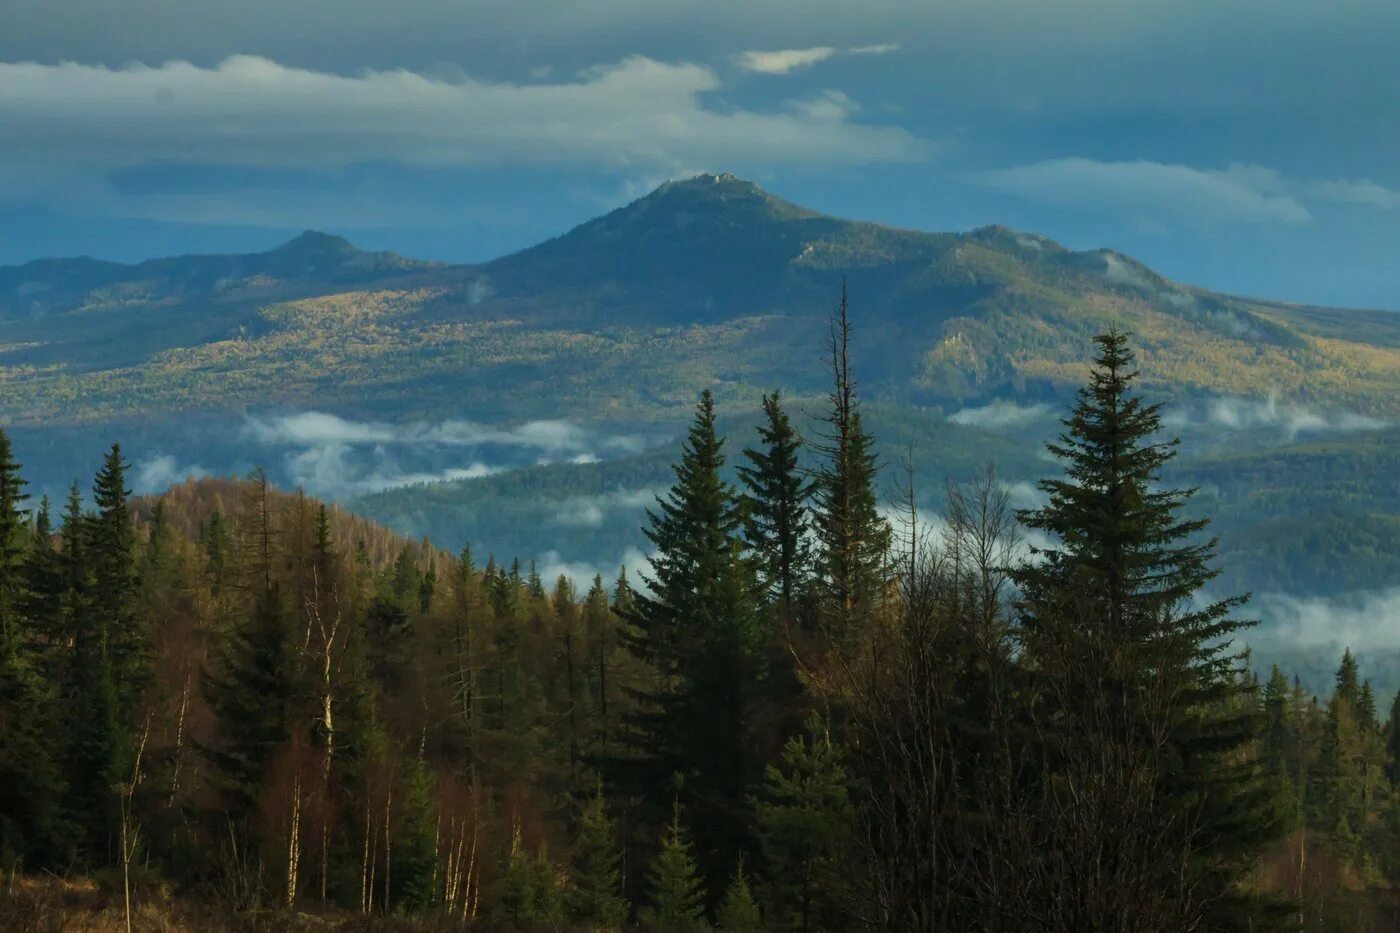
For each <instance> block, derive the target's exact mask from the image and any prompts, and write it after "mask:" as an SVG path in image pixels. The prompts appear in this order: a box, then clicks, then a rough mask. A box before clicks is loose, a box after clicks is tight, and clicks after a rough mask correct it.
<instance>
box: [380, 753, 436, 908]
mask: <svg viewBox="0 0 1400 933" xmlns="http://www.w3.org/2000/svg"><path fill="white" fill-rule="evenodd" d="M404 760H405V772H404V778H403V791H402V793H401V795H400V799H401V801H402V803H400V804H399V808H398V809H399V815H398V817H397V821H396V825H395V839H394V847H393V859H394V864H393V873H392V875H391V877H392V879H393V883H394V892H393V899H392V903H393V904H394V905H395V906H396V907H398V908H400V909H403V910H407V911H416V910H422V909H423V908H425V907H427V906H429V905H430V904H431V903H432V901H433V895H434V884H433V881H434V877H433V876H434V872H436V870H437V867H438V866H437V839H436V838H435V835H434V833H435V832H436V830H437V828H438V827H437V822H436V813H435V811H434V807H433V789H432V782H433V776H432V772H430V771H429V770H428V767H427V765H426V764H425V763H424V762H423V761H422V760H421V759H420V758H418V757H417V756H416V755H405V756H404Z"/></svg>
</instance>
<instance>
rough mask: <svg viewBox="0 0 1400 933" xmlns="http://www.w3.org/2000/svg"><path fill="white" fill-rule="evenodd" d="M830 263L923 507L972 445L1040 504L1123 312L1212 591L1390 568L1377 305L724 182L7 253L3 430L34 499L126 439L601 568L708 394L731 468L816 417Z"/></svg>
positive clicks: (370, 509) (1390, 490) (1387, 356)
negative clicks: (1101, 344)
mask: <svg viewBox="0 0 1400 933" xmlns="http://www.w3.org/2000/svg"><path fill="white" fill-rule="evenodd" d="M843 282H844V283H845V284H846V287H847V289H848V292H849V295H850V301H851V307H852V316H853V319H854V322H855V348H856V360H855V362H856V365H857V372H858V374H859V376H860V382H861V391H862V394H863V396H864V398H866V399H867V407H866V413H867V415H868V418H869V423H870V424H871V425H872V426H873V427H874V429H875V431H876V433H877V436H878V437H879V438H880V440H881V442H882V448H881V453H882V455H883V457H884V460H885V462H886V463H888V464H894V463H897V462H901V461H902V460H903V459H904V458H905V457H910V458H911V459H912V460H913V462H914V465H915V472H916V477H917V481H918V484H919V488H921V489H923V490H927V492H926V493H925V498H926V499H927V500H928V502H927V503H926V506H925V507H926V508H936V507H937V505H938V497H939V490H940V489H941V488H942V484H943V481H944V478H945V477H947V476H953V477H961V476H967V475H969V474H970V473H972V472H973V471H976V470H977V469H979V468H980V466H981V465H983V464H986V463H988V462H994V463H996V464H997V465H998V468H999V470H1000V475H1001V476H1002V478H1003V479H1004V481H1005V483H1006V485H1007V488H1008V489H1009V490H1012V491H1014V493H1015V495H1016V496H1017V499H1016V504H1017V505H1026V504H1029V503H1030V502H1033V501H1034V496H1035V492H1034V486H1033V484H1034V481H1035V480H1037V479H1039V478H1041V477H1042V476H1043V474H1044V471H1045V469H1046V464H1045V461H1044V460H1043V459H1042V458H1041V457H1040V455H1039V452H1040V450H1041V446H1042V444H1043V442H1044V441H1045V439H1046V438H1048V437H1050V436H1052V435H1053V433H1054V432H1055V431H1056V430H1057V423H1056V417H1057V415H1058V413H1059V412H1060V411H1061V410H1063V405H1064V403H1065V402H1066V400H1067V399H1068V397H1069V395H1070V394H1071V393H1072V391H1073V390H1074V389H1075V388H1077V387H1078V385H1079V384H1080V382H1081V380H1082V378H1083V374H1084V372H1085V368H1086V361H1087V358H1088V355H1089V352H1090V337H1091V336H1092V335H1093V334H1095V333H1097V332H1100V331H1102V330H1103V329H1105V328H1107V327H1110V326H1118V327H1121V328H1124V329H1126V330H1130V331H1132V332H1133V333H1134V335H1135V338H1134V342H1135V345H1136V346H1137V347H1138V348H1139V349H1140V361H1141V364H1142V370H1143V375H1142V380H1141V383H1140V385H1141V387H1142V389H1143V391H1144V392H1145V393H1146V394H1147V395H1148V396H1149V397H1150V398H1152V399H1153V400H1156V401H1161V402H1163V403H1164V404H1165V405H1166V409H1165V413H1166V414H1167V415H1168V416H1169V427H1170V428H1171V429H1172V430H1175V431H1179V432H1180V433H1181V434H1182V435H1183V438H1184V444H1183V446H1182V448H1181V450H1182V457H1181V459H1180V461H1178V464H1177V465H1176V468H1175V470H1174V472H1173V474H1172V476H1171V477H1169V481H1171V482H1179V483H1181V484H1182V485H1187V486H1193V487H1199V488H1200V490H1201V493H1200V496H1199V497H1198V498H1197V500H1196V502H1197V504H1198V508H1199V509H1200V510H1201V512H1200V513H1201V514H1203V515H1209V516H1210V517H1212V518H1213V519H1215V525H1214V528H1215V530H1217V531H1218V532H1219V533H1220V535H1221V538H1222V555H1223V558H1224V562H1225V569H1226V576H1225V577H1224V578H1222V580H1221V585H1222V586H1225V587H1234V588H1254V589H1257V590H1259V591H1260V592H1262V593H1266V594H1267V593H1275V594H1277V593H1283V594H1288V595H1289V596H1290V597H1293V596H1296V597H1298V598H1300V599H1301V598H1306V599H1308V600H1316V599H1333V598H1336V599H1343V598H1347V599H1351V598H1353V597H1355V594H1357V593H1359V592H1362V591H1365V590H1383V589H1385V588H1387V587H1394V586H1396V585H1397V584H1400V559H1397V557H1396V556H1395V545H1396V542H1397V541H1400V487H1396V486H1395V484H1394V482H1393V479H1392V477H1393V475H1394V472H1395V469H1396V465H1397V464H1396V455H1395V451H1396V450H1400V446H1397V440H1398V439H1400V434H1397V431H1400V428H1397V424H1400V315H1393V314H1387V313H1384V312H1377V311H1350V310H1338V309H1328V308H1316V307H1305V306H1298V305H1290V304H1285V303H1279V302H1270V301H1259V300H1254V299H1249V298H1243V297H1238V296H1231V295H1224V294H1219V293H1215V292H1211V291H1208V290H1205V289H1201V288H1196V287H1193V286H1189V285H1183V284H1180V283H1176V282H1173V281H1170V280H1169V279H1167V278H1165V277H1163V276H1161V275H1159V274H1157V273H1156V272H1154V271H1153V270H1151V269H1149V268H1147V267H1146V266H1144V265H1143V264H1141V263H1139V262H1136V261H1135V260H1133V259H1131V258H1129V257H1127V256H1124V255H1122V254H1120V253H1117V252H1114V251H1112V250H1088V251H1075V250H1070V249H1066V248H1065V247H1063V246H1061V245H1060V244H1057V243H1055V242H1053V241H1051V240H1048V239H1046V238H1044V237H1040V236H1036V235H1034V234H1030V233H1023V232H1018V231H1014V230H1009V229H1007V228H1004V227H996V226H992V227H983V228H980V229H976V230H972V231H968V232H964V233H925V232H919V231H913V230H899V229H893V228H889V227H883V226H879V225H876V224H870V223H863V222H859V221H851V220H844V219H840V218H835V217H828V216H825V215H822V214H818V213H816V212H813V211H810V210H807V209H804V208H802V207H799V206H797V205H794V204H791V203H789V202H787V201H784V200H782V199H781V198H779V197H776V196H774V195H772V194H769V193H767V192H765V191H763V190H762V189H761V188H759V187H758V186H756V185H754V184H752V183H750V182H746V181H743V180H741V179H738V178H735V177H734V176H732V175H701V176H697V177H695V178H691V179H686V180H682V181H676V182H671V183H668V184H665V185H663V186H661V187H660V188H658V189H657V190H655V191H653V192H652V193H650V194H648V195H646V196H645V197H643V198H641V199H639V200H637V201H635V202H633V203H631V204H628V205H625V206H623V207H620V208H618V209H617V210H615V211H612V212H610V213H608V214H606V215H604V216H602V217H599V218H597V219H595V220H591V221H589V222H587V223H584V224H581V225H580V226H578V227H576V228H575V229H573V230H570V231H568V232H566V233H564V234H563V235H561V236H559V237H556V238H555V239H552V240H550V241H548V242H545V243H541V244H539V245H537V246H534V247H532V248H529V249H526V250H523V251H520V252H518V253H514V254H512V255H509V256H504V257H501V258H499V259H496V260H494V261H491V262H486V263H481V264H478V265H472V266H456V265H445V264H437V263H424V262H417V261H414V260H410V259H405V258H403V257H400V256H397V255H394V254H391V253H366V252H362V251H360V250H357V249H356V248H355V247H354V246H352V245H351V244H350V243H348V242H346V241H345V240H343V239H340V238H338V237H332V236H327V235H325V234H318V233H312V232H308V233H305V234H303V235H301V236H299V237H297V238H296V239H294V240H292V241H291V242H289V243H287V244H285V245H284V246H282V247H280V248H278V249H275V250H271V251H269V252H265V253H258V254H252V255H242V256H182V257H176V258H171V259H159V260H152V261H149V262H144V263H140V264H137V265H132V266H125V265H118V264H113V263H103V262H98V261H96V260H92V259H77V260H44V261H40V262H35V263H29V264H27V265H24V266H20V267H15V268H5V269H0V422H3V423H4V424H5V425H6V426H7V427H8V428H9V429H10V430H11V433H12V434H13V435H14V437H15V442H16V449H17V451H18V454H19V456H20V459H21V460H22V461H23V462H24V463H25V468H26V476H27V477H29V478H30V479H31V482H32V483H33V484H34V485H33V488H32V491H33V492H34V494H35V496H36V498H37V496H38V495H39V494H40V493H44V492H46V493H48V494H49V495H50V496H51V497H53V498H58V497H59V496H61V495H63V493H64V492H65V490H66V488H67V485H68V483H69V482H70V481H71V479H72V477H73V476H74V475H82V474H85V473H91V472H92V471H93V470H95V468H96V466H97V464H96V463H92V462H91V460H90V458H91V457H92V456H93V452H94V451H100V450H101V449H102V446H103V445H105V444H107V443H110V442H111V441H113V440H120V441H122V443H123V445H124V450H125V451H126V452H127V455H128V457H129V458H130V459H131V461H132V463H133V472H132V476H133V485H135V486H137V487H138V488H139V489H140V490H142V491H150V490H158V489H161V488H164V486H166V485H169V483H170V482H171V481H172V480H178V479H180V478H182V477H183V476H185V475H188V474H191V473H193V474H202V473H212V474H228V473H232V472H245V471H247V470H251V469H253V468H254V467H257V466H263V467H267V468H268V470H269V473H270V475H271V476H272V477H273V479H274V481H276V482H278V483H279V484H281V485H283V486H286V487H290V486H293V485H298V484H300V485H305V486H306V487H307V489H308V491H310V492H312V493H314V494H321V495H325V496H329V497H333V498H335V499H338V500H339V501H341V502H347V503H351V504H352V506H353V508H354V509H355V510H356V511H357V512H361V513H363V514H366V515H368V516H371V517H373V518H375V519H377V520H379V521H381V522H383V523H385V524H386V525H389V526H391V527H393V528H395V529H396V530H398V531H400V532H403V533H407V534H413V535H429V536H431V537H432V539H433V540H434V541H435V542H436V543H437V544H439V545H441V546H443V547H446V548H449V549H455V548H457V547H459V546H460V545H461V544H463V543H465V542H471V543H472V544H473V545H474V546H475V547H477V548H479V549H480V550H481V551H482V552H483V553H485V552H490V551H495V552H496V553H497V554H498V556H514V555H515V554H519V556H521V557H522V558H526V559H529V558H536V559H538V560H539V561H540V562H541V565H542V566H545V567H548V568H550V572H551V573H555V572H565V571H567V572H574V573H578V574H582V575H584V576H591V573H589V571H590V570H593V569H597V570H600V571H603V572H606V573H607V574H609V575H611V573H612V572H613V571H614V570H615V568H616V565H617V562H619V561H621V560H632V561H634V562H635V561H636V560H637V559H639V556H640V554H641V553H642V550H640V549H644V548H645V547H646V546H647V542H646V541H645V539H644V538H643V537H642V536H641V535H640V534H639V532H638V527H639V525H640V523H641V521H642V517H643V511H642V510H643V509H644V508H645V507H646V505H647V504H648V503H650V502H653V501H654V499H653V496H654V493H655V492H656V491H657V490H658V489H661V488H664V486H665V485H666V484H667V483H668V482H669V478H670V470H669V463H670V462H671V460H672V459H673V457H674V455H675V446H674V445H675V437H676V435H677V431H678V429H679V427H680V426H681V425H683V424H684V423H685V421H686V420H687V419H688V418H689V416H690V413H691V410H692V407H693V405H694V400H695V397H696V395H697V394H698V393H699V391H700V390H701V389H702V388H706V387H708V388H711V389H713V390H714V391H715V393H716V397H717V399H718V401H719V405H720V409H721V414H722V418H723V424H724V426H725V429H726V431H727V432H728V433H729V434H730V437H731V441H730V445H729V451H730V455H731V462H732V461H733V460H735V459H737V457H738V453H737V452H738V451H739V450H741V449H742V447H743V446H744V445H745V444H749V443H752V441H753V434H752V426H753V424H754V421H755V412H756V410H757V408H758V403H759V398H760V396H761V394H762V393H763V392H764V391H765V390H771V389H773V388H781V389H782V390H783V391H784V393H785V395H786V396H787V399H788V403H789V406H790V408H791V410H792V411H793V412H794V417H795V418H796V419H797V421H798V423H799V425H800V426H801V427H802V428H803V429H804V430H808V431H811V430H815V426H814V425H813V424H812V422H811V420H810V418H809V417H808V415H809V414H810V413H812V412H817V411H819V410H820V409H821V406H822V404H823V398H824V394H825V392H826V391H827V378H826V375H825V371H824V364H823V355H824V351H825V349H826V345H827V340H828V337H829V331H828V321H827V315H828V312H829V311H830V310H831V308H832V307H833V306H834V304H835V303H836V301H837V300H838V298H839V295H840V293H841V288H842V283H843ZM594 461H601V462H594ZM435 480H446V481H435ZM1281 516H1286V517H1281ZM1320 554H1325V555H1326V557H1320V556H1319V555H1320ZM1356 598H1357V599H1359V597H1356ZM1295 604H1296V605H1302V604H1301V603H1288V602H1287V601H1286V600H1278V599H1276V600H1274V601H1272V602H1269V603H1267V605H1269V606H1273V607H1280V606H1287V605H1295ZM1359 604H1365V603H1364V600H1363V601H1362V602H1361V603H1359ZM1307 606H1309V607H1314V604H1313V603H1311V602H1309V603H1307ZM1314 608H1315V607H1314ZM1269 611H1271V612H1277V611H1282V610H1278V609H1277V608H1275V609H1271V610H1269ZM1300 611H1301V610H1300ZM1308 611H1309V612H1313V608H1309V610H1308ZM1315 617H1316V613H1314V614H1313V615H1309V616H1307V618H1309V619H1311V618H1315ZM1302 618H1303V617H1302V616H1299V617H1298V618H1297V619H1294V620H1293V621H1292V622H1288V620H1284V621H1285V622H1288V624H1292V625H1294V627H1295V628H1296V627H1298V626H1301V625H1303V624H1304V623H1303V622H1302V621H1300V620H1301V619H1302Z"/></svg>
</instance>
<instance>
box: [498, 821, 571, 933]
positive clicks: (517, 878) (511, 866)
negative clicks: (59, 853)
mask: <svg viewBox="0 0 1400 933" xmlns="http://www.w3.org/2000/svg"><path fill="white" fill-rule="evenodd" d="M492 913H493V915H494V917H495V918H496V920H497V921H498V922H501V923H503V924H504V925H505V926H506V928H507V929H525V930H529V929H551V928H553V927H555V926H556V925H557V924H558V923H559V922H560V921H561V920H562V919H563V916H564V904H563V896H562V892H561V890H560V887H559V883H558V877H557V874H556V872H555V870H554V864H553V863H552V862H551V861H550V860H549V850H548V848H547V847H545V846H544V845H543V844H541V845H540V847H539V848H538V849H536V850H535V852H534V854H533V855H532V854H530V853H529V852H527V851H526V849H525V847H524V845H523V844H522V843H521V839H520V829H519V828H518V827H517V828H516V830H515V833H514V835H513V836H512V837H511V847H510V855H509V857H508V859H507V862H506V870H505V872H504V874H502V876H501V880H500V882H499V884H498V885H497V889H496V897H495V898H494V902H493V904H492Z"/></svg>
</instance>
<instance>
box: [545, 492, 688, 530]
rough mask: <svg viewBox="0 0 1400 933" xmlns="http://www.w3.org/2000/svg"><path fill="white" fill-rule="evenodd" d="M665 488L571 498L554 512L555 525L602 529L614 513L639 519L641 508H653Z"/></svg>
mask: <svg viewBox="0 0 1400 933" xmlns="http://www.w3.org/2000/svg"><path fill="white" fill-rule="evenodd" d="M663 492H665V490H664V489H620V490H617V491H616V492H607V493H603V494H601V495H596V496H574V497H572V498H569V499H566V500H564V501H563V502H561V503H560V504H559V507H558V509H557V510H556V511H555V513H554V517H553V521H554V523H555V524H556V525H566V526H571V527H578V528H601V527H602V526H603V523H604V522H605V521H606V520H607V519H608V517H609V516H610V515H612V514H614V513H616V512H623V513H626V514H628V515H632V516H636V517H637V518H638V520H639V521H638V523H639V524H640V517H641V515H642V511H643V510H644V509H648V508H651V507H652V506H654V505H656V497H657V496H658V495H660V494H661V493H663Z"/></svg>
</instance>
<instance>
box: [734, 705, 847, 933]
mask: <svg viewBox="0 0 1400 933" xmlns="http://www.w3.org/2000/svg"><path fill="white" fill-rule="evenodd" d="M849 788H850V777H849V775H848V773H847V771H846V766H845V762H844V755H843V752H842V750H841V748H840V746H838V745H836V744H835V743H834V742H832V740H831V737H830V736H829V735H828V734H827V732H826V729H825V728H824V726H823V724H822V723H821V721H820V720H819V719H817V718H816V717H815V716H813V718H812V719H810V720H809V721H808V723H807V735H806V736H800V735H799V736H794V737H793V738H791V739H789V740H788V742H787V745H786V746H785V747H784V749H783V760H782V767H781V768H778V767H774V766H772V765H770V766H769V767H768V773H767V779H766V780H765V781H764V785H763V791H762V793H761V795H760V798H759V804H758V807H757V810H756V811H755V817H756V819H757V822H758V835H759V841H760V843H761V845H762V851H763V861H764V877H765V879H766V885H765V892H766V894H765V898H764V903H765V905H766V906H767V908H768V921H769V925H770V926H772V927H773V928H774V929H781V930H800V931H803V933H809V931H814V930H827V929H832V928H833V927H836V926H839V925H840V924H841V918H842V917H843V916H845V914H846V913H847V911H848V908H849V904H848V903H847V902H846V897H847V892H848V890H849V885H848V879H849V877H850V871H849V866H848V864H847V863H846V861H845V859H846V857H847V855H848V854H849V852H850V851H851V849H852V848H853V845H852V844H853V831H854V823H853V820H854V811H853V807H852V803H851V800H850V796H849V793H850V790H849Z"/></svg>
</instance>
